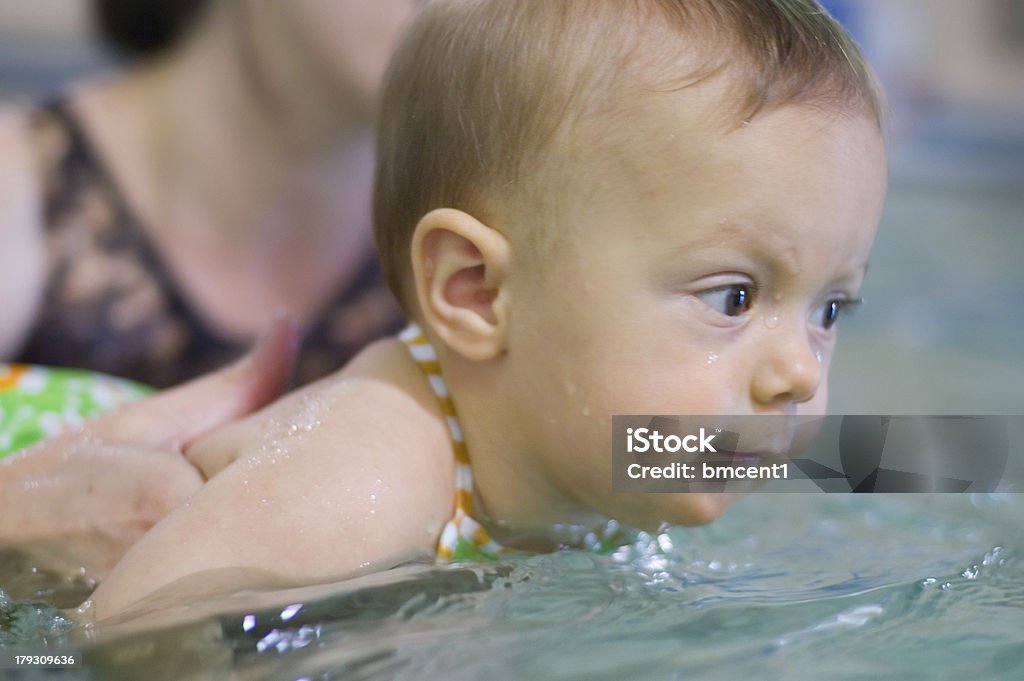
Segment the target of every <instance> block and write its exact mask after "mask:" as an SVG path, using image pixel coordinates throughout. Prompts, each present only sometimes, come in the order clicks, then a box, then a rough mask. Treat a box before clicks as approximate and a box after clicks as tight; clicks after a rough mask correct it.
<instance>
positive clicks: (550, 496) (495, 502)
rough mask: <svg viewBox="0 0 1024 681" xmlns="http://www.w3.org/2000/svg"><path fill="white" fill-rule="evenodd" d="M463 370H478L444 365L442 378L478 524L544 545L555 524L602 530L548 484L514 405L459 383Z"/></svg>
mask: <svg viewBox="0 0 1024 681" xmlns="http://www.w3.org/2000/svg"><path fill="white" fill-rule="evenodd" d="M467 369H468V372H475V373H476V372H480V368H479V367H478V366H473V367H466V366H465V365H460V363H459V362H458V361H454V362H449V363H447V365H446V371H445V374H446V376H447V377H448V379H449V389H450V390H451V394H452V397H453V401H454V403H455V407H456V410H457V411H458V415H459V420H460V422H461V426H462V431H463V435H464V437H465V440H466V447H467V450H468V453H469V459H470V462H471V465H472V468H473V478H474V484H475V492H476V496H477V498H478V503H477V513H478V514H479V515H480V517H479V518H478V520H480V521H481V522H483V523H484V524H485V525H487V526H488V527H489V528H503V529H504V530H507V531H508V533H509V534H512V535H520V536H523V537H526V536H529V537H533V538H534V539H536V538H538V537H542V538H546V539H544V541H550V536H551V532H550V530H551V528H552V527H553V526H555V525H556V524H565V525H573V526H586V527H592V526H595V525H601V524H603V523H604V522H605V519H604V518H603V517H602V516H600V515H599V514H597V513H596V512H594V511H592V510H591V509H589V508H587V507H586V506H585V505H584V504H583V503H581V502H580V501H579V500H577V499H574V498H572V497H571V496H570V495H569V494H568V493H567V492H566V491H565V490H563V489H562V488H561V487H559V486H558V485H557V484H556V482H555V481H554V480H552V478H551V476H550V475H549V474H548V472H547V471H546V470H545V469H544V466H543V465H542V464H541V463H540V462H541V461H542V457H540V456H538V455H537V450H536V448H535V446H534V443H533V442H532V441H531V438H533V437H535V435H536V434H535V432H534V431H535V429H534V428H532V427H531V424H529V423H527V422H526V420H525V419H521V418H520V417H519V414H518V410H517V409H516V408H515V405H514V404H507V403H506V401H504V400H503V399H502V391H500V390H494V389H493V386H491V385H489V384H488V383H487V381H477V380H465V379H466V377H467V373H468V372H467ZM566 455H567V456H571V455H572V453H570V452H567V453H566ZM559 543H560V542H559ZM524 548H525V547H524Z"/></svg>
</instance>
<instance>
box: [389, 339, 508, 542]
mask: <svg viewBox="0 0 1024 681" xmlns="http://www.w3.org/2000/svg"><path fill="white" fill-rule="evenodd" d="M398 338H399V340H401V341H402V342H403V343H404V344H405V346H406V348H408V350H409V354H410V355H412V358H413V360H415V361H416V363H417V364H418V365H419V366H420V369H422V370H423V373H424V374H425V375H426V377H427V380H428V381H429V382H430V387H431V389H432V390H433V391H434V395H436V396H437V400H438V403H439V404H440V405H441V411H442V412H444V415H445V417H446V418H447V422H448V435H449V437H451V440H452V452H453V453H454V455H455V512H454V514H453V516H452V519H451V520H449V521H448V524H447V525H445V527H444V530H442V531H441V537H440V538H439V539H438V541H437V558H438V560H441V561H461V560H493V559H495V558H497V556H498V554H499V553H501V552H502V551H505V548H504V547H502V546H501V545H500V544H498V543H497V542H496V541H494V540H493V539H491V537H490V535H489V534H488V533H487V530H486V529H484V527H483V525H481V524H480V523H479V522H477V521H476V520H474V519H473V518H472V517H471V514H472V513H473V469H472V468H471V467H470V465H469V453H468V452H467V451H466V442H465V440H464V439H463V437H462V427H461V426H460V425H459V417H458V415H457V414H456V413H455V404H454V403H453V402H452V398H451V395H450V394H449V393H448V385H447V384H446V383H445V380H444V376H442V375H441V364H440V362H438V361H437V352H436V351H435V350H434V346H433V345H431V344H430V341H429V340H428V339H427V337H426V335H425V334H424V333H423V331H422V330H421V329H420V327H419V326H417V325H416V324H410V325H409V326H408V327H407V328H406V329H405V330H404V331H402V333H401V334H399V336H398Z"/></svg>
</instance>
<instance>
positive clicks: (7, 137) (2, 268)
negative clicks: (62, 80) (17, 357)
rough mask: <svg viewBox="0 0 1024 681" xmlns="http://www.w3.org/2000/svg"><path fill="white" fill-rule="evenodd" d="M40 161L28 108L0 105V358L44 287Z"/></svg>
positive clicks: (18, 338) (17, 339)
mask: <svg viewBox="0 0 1024 681" xmlns="http://www.w3.org/2000/svg"><path fill="white" fill-rule="evenodd" d="M42 160H43V159H41V157H40V156H39V151H38V150H37V147H36V142H35V133H34V126H33V116H32V113H31V110H29V109H25V108H23V107H13V106H7V107H0V290H2V291H4V296H3V300H4V302H3V304H2V305H0V358H2V357H10V356H12V354H13V353H14V352H15V351H16V350H17V348H18V346H19V345H20V344H21V342H22V341H23V340H24V336H25V334H26V333H27V331H28V328H29V326H30V324H31V322H32V319H33V317H34V315H35V310H36V308H37V306H38V304H39V300H40V296H41V294H42V289H43V285H44V277H45V271H46V259H45V251H44V243H43V234H42V216H41V209H40V206H41V203H42V191H43V188H42V177H41V165H40V164H41V161H42Z"/></svg>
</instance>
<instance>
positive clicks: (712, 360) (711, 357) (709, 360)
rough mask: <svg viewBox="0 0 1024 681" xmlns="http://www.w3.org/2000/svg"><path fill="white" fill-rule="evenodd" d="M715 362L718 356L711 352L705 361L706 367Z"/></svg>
mask: <svg viewBox="0 0 1024 681" xmlns="http://www.w3.org/2000/svg"><path fill="white" fill-rule="evenodd" d="M717 361H718V355H716V354H715V353H713V352H712V353H711V354H710V355H708V359H707V364H708V366H710V365H712V364H714V363H715V362H717Z"/></svg>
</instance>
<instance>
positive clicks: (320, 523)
mask: <svg viewBox="0 0 1024 681" xmlns="http://www.w3.org/2000/svg"><path fill="white" fill-rule="evenodd" d="M233 428H234V433H233V435H232V437H231V438H229V440H225V439H224V438H223V437H220V438H218V436H217V435H214V436H212V437H214V438H218V439H219V441H220V442H226V441H231V442H232V443H233V444H234V446H236V447H237V448H238V450H237V452H235V453H232V456H231V457H229V458H233V459H234V460H233V462H232V463H231V464H230V465H228V466H227V467H226V468H225V469H224V470H223V471H221V472H220V473H219V474H217V475H216V476H215V477H213V478H212V479H211V480H210V481H209V482H207V483H206V485H205V486H204V487H203V488H202V489H201V490H200V491H199V492H198V493H197V494H196V495H195V496H194V497H192V499H190V500H189V501H188V502H187V503H186V504H184V505H183V506H181V507H180V508H178V509H177V510H176V511H174V512H173V513H172V514H171V515H169V516H168V517H167V518H166V519H165V520H163V521H162V522H160V523H159V524H158V525H157V526H156V527H154V528H153V529H152V530H151V531H150V532H149V533H148V534H147V535H146V536H145V537H143V539H142V540H141V541H140V542H139V543H138V544H137V545H136V546H135V547H133V548H132V550H131V551H130V552H129V553H128V554H127V555H126V556H125V558H124V559H123V560H122V561H121V562H120V563H119V564H118V565H117V566H116V567H115V568H114V570H113V572H112V573H111V575H110V577H109V578H108V579H107V581H105V582H104V583H103V584H102V585H101V586H100V587H99V588H98V589H97V590H96V592H95V594H94V596H93V601H94V611H93V614H94V617H95V618H96V619H103V618H106V617H109V616H111V615H114V614H116V613H119V612H122V611H124V610H125V609H126V608H128V607H129V606H130V605H131V604H132V603H134V602H136V601H138V600H139V599H141V598H144V597H145V596H147V595H148V594H150V593H152V592H154V591H156V590H157V589H160V588H161V587H163V586H165V585H168V584H170V583H171V582H174V581H176V580H178V579H181V578H183V577H186V576H189V575H193V574H196V573H199V572H202V571H206V570H213V569H218V568H248V569H251V570H257V571H266V572H269V573H273V574H275V575H278V576H281V577H283V578H285V579H290V580H295V581H310V582H312V581H326V580H330V579H338V578H343V577H346V576H350V575H352V574H355V573H356V572H358V571H361V570H366V569H379V568H384V567H388V566H389V565H391V564H394V563H396V562H399V561H401V560H403V559H406V558H409V557H412V556H416V555H417V554H419V555H426V554H429V553H431V552H432V551H433V550H434V545H435V542H436V539H437V536H438V534H439V533H440V530H441V528H442V526H443V524H444V522H446V521H447V519H448V517H449V515H450V513H451V507H452V499H453V496H454V479H453V477H454V473H453V467H454V465H453V461H452V455H451V450H450V444H449V442H448V438H447V433H446V431H445V425H444V422H443V420H442V416H441V413H440V410H439V409H438V407H437V405H436V403H435V402H434V398H433V395H432V394H431V393H430V389H429V386H428V385H427V384H426V382H425V381H424V379H423V376H422V374H420V373H419V369H418V367H416V365H415V364H414V363H413V362H412V360H411V359H409V357H408V355H407V354H406V352H405V350H404V348H402V347H401V346H400V345H399V344H398V343H397V342H396V341H383V342H381V343H378V344H376V345H374V346H371V348H368V349H367V350H366V351H364V352H363V353H362V354H360V356H359V357H357V358H356V360H354V361H353V363H352V364H351V365H350V366H349V367H347V368H346V369H345V370H344V371H343V372H341V373H339V374H337V375H335V376H332V377H330V378H328V379H325V380H323V381H320V382H318V383H316V384H313V385H312V386H309V387H307V388H306V389H304V390H302V391H301V392H299V393H296V394H294V395H292V396H289V397H288V398H285V399H283V400H281V401H279V402H278V403H276V404H274V405H272V406H271V407H269V408H267V409H265V410H263V411H261V412H259V413H258V414H256V415H254V416H252V417H249V418H248V419H246V420H244V421H242V422H240V424H238V425H237V426H235V427H233ZM196 446H197V447H200V448H202V447H203V442H202V441H200V442H199V443H197V445H196ZM235 454H237V457H236V456H235Z"/></svg>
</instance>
